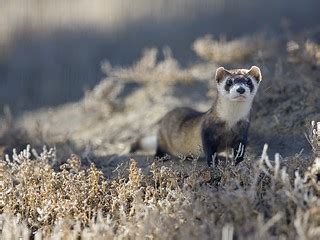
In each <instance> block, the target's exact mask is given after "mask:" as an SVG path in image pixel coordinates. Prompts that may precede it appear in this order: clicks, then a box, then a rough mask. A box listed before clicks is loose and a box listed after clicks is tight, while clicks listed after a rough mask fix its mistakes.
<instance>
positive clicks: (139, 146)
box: [130, 135, 157, 153]
mask: <svg viewBox="0 0 320 240" xmlns="http://www.w3.org/2000/svg"><path fill="white" fill-rule="evenodd" d="M156 149H157V136H156V135H152V136H146V137H141V138H139V139H138V140H137V141H135V142H134V143H132V144H131V147H130V153H134V152H137V151H147V152H155V151H156Z"/></svg>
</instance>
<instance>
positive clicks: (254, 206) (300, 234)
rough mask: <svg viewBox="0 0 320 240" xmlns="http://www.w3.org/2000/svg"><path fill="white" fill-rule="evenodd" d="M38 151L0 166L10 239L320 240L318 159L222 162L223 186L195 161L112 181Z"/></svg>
mask: <svg viewBox="0 0 320 240" xmlns="http://www.w3.org/2000/svg"><path fill="white" fill-rule="evenodd" d="M318 124H320V123H318ZM315 136H316V137H315V139H317V138H318V137H319V135H318V132H316V133H315ZM31 152H32V151H31V150H30V147H28V148H27V149H26V150H24V151H23V152H21V153H20V154H16V153H14V154H13V156H12V159H10V158H9V157H6V161H5V164H4V162H3V163H2V165H1V166H2V167H1V171H0V173H1V174H0V180H1V179H2V178H1V177H3V176H6V178H7V179H10V181H11V184H7V185H6V186H11V187H7V188H6V195H5V201H6V203H5V205H4V206H3V208H2V215H0V216H1V219H0V220H1V221H0V223H1V224H2V229H3V230H2V232H1V233H0V234H1V237H2V238H4V239H16V238H18V237H21V238H23V239H28V238H29V236H31V235H34V236H35V239H42V238H43V239H49V238H51V239H52V238H53V239H78V238H81V239H97V238H101V237H103V238H104V239H142V238H143V239H145V238H150V239H194V238H200V239H212V238H221V237H222V238H227V237H228V239H232V238H233V237H236V238H237V239H257V238H259V239H270V238H275V237H277V238H278V237H279V238H280V237H281V238H282V239H298V238H300V239H318V238H319V237H320V231H319V224H320V201H319V188H320V182H319V179H317V176H318V174H319V169H320V167H319V163H320V160H319V158H318V159H316V160H315V161H314V163H313V164H309V165H310V166H309V168H308V169H306V168H303V167H300V169H296V168H295V167H294V166H295V164H293V163H292V161H300V162H301V161H304V160H302V159H296V160H294V159H289V160H288V159H287V160H286V161H282V160H281V159H280V156H279V155H278V154H276V155H275V159H274V160H273V161H272V160H270V159H269V157H268V155H267V147H265V148H264V149H263V153H262V155H261V158H260V159H259V160H258V161H254V160H253V159H247V160H246V161H245V162H243V163H241V164H240V165H238V166H233V165H232V163H231V162H230V161H229V160H226V161H225V162H222V163H221V164H220V165H219V166H218V167H217V168H216V170H215V172H217V173H218V175H219V176H220V177H219V178H211V177H210V175H212V174H213V173H211V170H210V169H207V168H204V167H201V165H199V164H198V162H197V160H194V161H193V163H192V164H191V167H189V168H185V167H182V168H174V167H172V166H174V165H175V164H177V163H174V162H172V166H170V165H166V166H164V165H162V163H161V162H154V163H152V164H151V165H150V172H149V173H147V174H144V173H142V171H141V169H139V168H138V166H137V162H136V161H135V160H130V166H129V169H128V172H129V174H128V175H127V174H123V173H122V174H119V176H118V177H116V178H113V179H108V178H106V177H107V176H103V174H102V172H101V171H99V170H98V169H97V168H96V167H95V166H94V165H91V166H90V167H89V168H87V169H85V168H82V167H81V161H80V158H79V157H77V156H75V155H73V156H71V157H70V159H69V160H68V161H67V163H66V164H63V165H61V166H60V170H59V171H55V170H54V169H53V168H52V167H51V165H52V161H54V159H55V158H56V154H55V151H54V149H50V150H46V148H44V150H43V152H42V153H41V154H40V155H38V154H37V153H36V152H34V151H33V153H31ZM298 170H299V171H298ZM290 172H294V174H290ZM8 176H10V177H8Z"/></svg>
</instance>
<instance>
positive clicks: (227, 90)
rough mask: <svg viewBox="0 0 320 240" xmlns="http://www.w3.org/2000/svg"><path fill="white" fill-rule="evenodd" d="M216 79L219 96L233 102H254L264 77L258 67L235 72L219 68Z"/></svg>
mask: <svg viewBox="0 0 320 240" xmlns="http://www.w3.org/2000/svg"><path fill="white" fill-rule="evenodd" d="M215 79H216V81H217V89H218V93H219V96H221V97H223V98H226V99H228V100H230V101H232V102H252V100H253V98H254V96H255V94H256V92H257V90H258V87H259V84H260V81H261V80H262V76H261V71H260V69H259V68H258V67H256V66H252V67H251V68H250V69H235V70H226V69H224V68H223V67H219V68H218V69H217V71H216V76H215Z"/></svg>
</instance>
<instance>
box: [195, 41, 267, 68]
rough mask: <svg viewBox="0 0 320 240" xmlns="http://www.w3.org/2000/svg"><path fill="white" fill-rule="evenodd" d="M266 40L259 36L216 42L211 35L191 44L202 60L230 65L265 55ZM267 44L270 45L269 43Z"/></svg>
mask: <svg viewBox="0 0 320 240" xmlns="http://www.w3.org/2000/svg"><path fill="white" fill-rule="evenodd" d="M266 44H267V43H266V40H265V39H264V38H262V37H260V36H255V37H243V38H239V39H235V40H231V41H226V40H225V39H220V40H216V39H213V38H212V36H211V35H206V36H204V37H202V38H199V39H197V40H196V41H195V42H194V43H193V50H194V51H195V52H196V53H197V55H198V56H199V57H201V58H203V59H204V60H208V61H214V62H217V63H220V64H230V63H235V62H241V61H246V60H248V58H252V57H253V56H262V55H265V54H266V51H263V50H265V49H266ZM269 44H272V43H271V41H269Z"/></svg>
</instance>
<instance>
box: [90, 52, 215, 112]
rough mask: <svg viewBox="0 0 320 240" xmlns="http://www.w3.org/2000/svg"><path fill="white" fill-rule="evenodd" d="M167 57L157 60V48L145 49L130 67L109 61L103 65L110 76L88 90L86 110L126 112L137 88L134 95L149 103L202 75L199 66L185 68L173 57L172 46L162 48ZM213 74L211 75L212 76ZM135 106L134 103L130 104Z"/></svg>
mask: <svg viewBox="0 0 320 240" xmlns="http://www.w3.org/2000/svg"><path fill="white" fill-rule="evenodd" d="M163 56H164V59H163V60H162V61H158V49H156V48H150V49H145V50H144V52H143V54H142V57H141V59H139V60H138V61H137V62H136V63H134V64H133V65H132V66H130V67H127V68H125V67H113V66H111V64H110V63H109V62H108V61H105V62H104V63H103V64H102V71H103V72H104V73H105V74H106V75H107V78H106V79H104V80H103V81H102V82H101V83H100V84H99V85H97V86H96V87H95V88H94V89H93V90H92V91H87V92H86V96H85V98H84V108H85V109H86V110H96V111H103V112H104V113H107V114H109V113H112V112H115V111H124V110H125V108H126V107H127V105H128V104H127V103H128V102H129V104H130V102H132V101H131V100H132V98H129V99H128V97H129V96H130V95H132V93H133V92H134V90H136V89H138V88H139V89H140V90H141V89H142V88H143V92H141V91H140V92H139V93H138V94H137V95H135V96H134V97H133V98H136V97H138V98H144V100H143V99H141V101H143V102H148V101H150V99H151V100H152V101H155V98H162V97H163V95H164V94H165V93H166V92H167V91H168V90H170V87H172V86H173V85H176V84H179V83H181V84H191V83H194V82H195V81H196V80H198V79H201V78H203V75H204V74H203V73H199V67H198V66H194V67H193V68H189V69H182V68H181V67H180V65H179V63H178V61H177V60H176V59H175V58H174V57H173V56H172V52H171V49H170V48H168V47H166V48H164V49H163ZM210 77H212V76H210ZM131 105H132V104H131Z"/></svg>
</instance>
